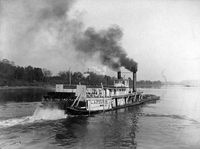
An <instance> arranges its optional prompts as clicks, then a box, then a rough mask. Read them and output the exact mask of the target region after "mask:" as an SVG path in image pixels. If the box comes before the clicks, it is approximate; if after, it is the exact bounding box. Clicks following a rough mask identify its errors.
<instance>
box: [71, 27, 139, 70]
mask: <svg viewBox="0 0 200 149" xmlns="http://www.w3.org/2000/svg"><path fill="white" fill-rule="evenodd" d="M122 36H123V33H122V30H121V29H120V28H119V27H118V26H112V27H110V28H108V29H107V30H101V31H95V29H94V28H88V29H87V30H86V31H85V32H83V33H82V34H80V35H77V36H75V38H74V45H75V48H76V50H78V51H80V52H83V53H85V54H86V55H89V56H93V55H95V54H96V53H98V54H99V55H100V61H101V63H102V64H103V65H106V66H108V67H109V68H111V69H112V70H115V71H116V70H119V68H120V67H121V66H124V67H125V68H126V69H128V70H130V71H132V72H137V63H136V62H135V61H134V60H133V59H130V58H128V56H127V53H126V52H125V50H124V49H123V48H122V46H121V39H122Z"/></svg>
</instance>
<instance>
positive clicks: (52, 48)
mask: <svg viewBox="0 0 200 149" xmlns="http://www.w3.org/2000/svg"><path fill="white" fill-rule="evenodd" d="M75 2H76V0H1V4H2V9H0V25H1V26H0V28H1V36H2V37H5V38H0V43H1V44H0V56H1V55H2V56H1V57H0V58H7V59H9V60H12V61H15V62H16V63H19V62H21V64H24V65H39V66H40V67H41V66H42V67H46V66H48V67H49V66H50V67H52V68H53V69H54V70H55V69H57V68H58V67H59V68H58V69H62V67H64V68H66V67H73V68H76V69H82V67H85V68H88V66H86V65H87V64H85V66H83V64H82V59H81V58H80V57H78V58H77V57H76V56H80V55H79V54H77V53H83V55H84V56H85V57H84V60H85V59H86V60H88V59H87V58H88V57H94V56H97V55H98V56H99V59H100V61H101V63H102V64H103V65H105V66H108V67H109V68H111V69H112V70H118V69H119V68H120V67H121V66H124V67H125V68H126V69H128V70H130V71H135V72H136V71H137V63H136V62H135V61H134V60H133V59H130V58H128V57H127V53H126V52H125V50H124V49H123V48H122V46H121V38H122V36H123V33H122V31H121V29H120V28H119V27H118V26H112V27H110V28H108V29H105V30H100V31H96V30H95V29H94V28H88V29H86V30H85V29H84V22H82V21H81V19H80V18H78V16H76V15H74V16H70V11H71V10H72V8H73V5H74V4H75ZM71 15H72V14H71ZM22 56H23V57H22ZM81 56H82V55H81ZM44 59H45V61H44ZM61 60H62V62H61V63H55V61H56V62H59V61H61ZM89 62H90V61H89ZM80 63H81V65H80ZM63 64H66V65H67V66H66V65H63ZM78 67H79V68H78ZM80 67H81V68H80ZM52 68H48V69H52ZM85 68H84V69H85ZM57 71H58V70H57Z"/></svg>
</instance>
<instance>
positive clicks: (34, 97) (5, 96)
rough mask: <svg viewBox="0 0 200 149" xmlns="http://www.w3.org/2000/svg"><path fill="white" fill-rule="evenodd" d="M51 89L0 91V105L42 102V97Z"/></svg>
mask: <svg viewBox="0 0 200 149" xmlns="http://www.w3.org/2000/svg"><path fill="white" fill-rule="evenodd" d="M49 90H50V89H41V88H27V89H3V90H0V103H4V102H33V101H41V99H42V96H43V95H45V94H46V92H47V91H49Z"/></svg>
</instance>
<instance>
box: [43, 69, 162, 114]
mask: <svg viewBox="0 0 200 149" xmlns="http://www.w3.org/2000/svg"><path fill="white" fill-rule="evenodd" d="M134 75H135V74H133V76H134ZM133 78H135V77H133ZM133 80H135V79H133ZM129 81H130V80H129V79H123V78H121V72H118V79H116V80H115V81H114V85H113V86H109V87H103V85H101V87H93V88H91V87H88V88H87V87H86V86H85V85H77V86H76V88H68V89H65V88H64V87H63V85H62V84H59V85H56V91H55V92H48V93H47V95H46V96H44V99H43V101H42V104H43V107H44V108H45V107H48V108H58V109H61V110H65V113H67V114H72V115H82V114H86V115H87V114H94V113H99V112H104V111H111V110H116V109H120V108H125V107H130V106H135V105H139V104H143V103H146V102H148V101H152V100H153V101H155V100H159V99H160V97H158V96H156V95H151V94H143V93H142V92H141V91H136V85H135V84H136V83H135V82H136V81H133V88H130V87H129Z"/></svg>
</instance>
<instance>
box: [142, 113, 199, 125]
mask: <svg viewBox="0 0 200 149" xmlns="http://www.w3.org/2000/svg"><path fill="white" fill-rule="evenodd" d="M144 116H146V117H159V118H160V117H165V118H172V119H180V120H189V121H193V122H197V123H200V122H199V121H198V120H195V119H192V118H189V117H186V116H184V115H170V114H144Z"/></svg>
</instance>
